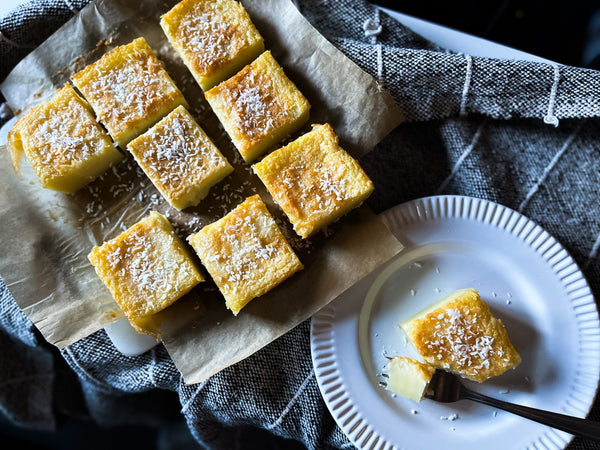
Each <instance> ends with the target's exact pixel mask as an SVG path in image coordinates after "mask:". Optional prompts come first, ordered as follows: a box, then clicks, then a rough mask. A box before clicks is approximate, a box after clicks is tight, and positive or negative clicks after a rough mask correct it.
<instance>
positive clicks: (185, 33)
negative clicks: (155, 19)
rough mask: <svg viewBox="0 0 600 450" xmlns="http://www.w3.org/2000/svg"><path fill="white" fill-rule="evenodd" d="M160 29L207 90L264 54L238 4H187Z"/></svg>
mask: <svg viewBox="0 0 600 450" xmlns="http://www.w3.org/2000/svg"><path fill="white" fill-rule="evenodd" d="M160 25H161V27H162V29H163V31H164V32H165V34H166V35H167V38H168V39H169V42H171V44H172V45H173V47H174V48H175V50H176V51H177V52H178V53H179V55H180V56H181V59H183V62H184V63H185V65H186V66H187V68H188V69H189V70H190V72H191V73H192V75H193V76H194V78H195V79H196V81H197V82H198V84H199V85H200V87H202V89H204V90H207V89H210V88H211V87H213V86H214V85H216V84H218V83H220V82H221V81H223V80H225V79H227V78H229V77H230V76H232V75H233V74H235V73H236V72H237V71H239V70H240V69H241V68H242V67H244V66H245V65H246V64H248V63H250V62H251V61H252V60H254V59H255V58H256V57H258V55H260V54H261V53H262V52H263V51H264V42H263V38H262V36H261V35H260V34H259V32H258V30H257V29H256V27H255V26H254V24H253V23H252V21H251V20H250V16H248V13H247V12H246V10H245V9H244V7H243V6H242V5H241V4H240V3H239V2H237V1H235V0H183V1H182V2H179V3H178V4H177V5H175V6H174V7H173V8H172V9H171V10H170V11H169V12H168V13H166V14H165V15H163V16H162V17H161V21H160Z"/></svg>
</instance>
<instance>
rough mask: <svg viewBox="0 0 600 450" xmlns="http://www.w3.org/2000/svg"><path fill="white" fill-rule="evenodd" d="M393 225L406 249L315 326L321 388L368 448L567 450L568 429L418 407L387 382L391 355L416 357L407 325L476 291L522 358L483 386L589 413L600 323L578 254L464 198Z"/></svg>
mask: <svg viewBox="0 0 600 450" xmlns="http://www.w3.org/2000/svg"><path fill="white" fill-rule="evenodd" d="M382 217H383V218H384V221H385V222H386V224H387V225H388V226H389V227H390V229H391V230H392V231H393V232H394V234H395V235H396V237H397V238H398V239H399V240H400V241H401V242H402V243H403V244H404V245H405V246H406V247H405V249H404V250H403V251H402V252H401V253H400V254H399V255H398V256H396V257H395V258H394V260H393V261H392V262H390V263H388V264H386V266H385V267H384V268H381V269H379V270H377V271H376V272H375V273H373V274H371V275H370V276H369V277H367V278H366V279H364V280H363V281H362V282H360V283H359V284H358V285H356V286H355V287H354V288H353V289H351V290H350V291H348V292H347V293H346V294H344V295H343V296H341V297H340V298H339V299H338V300H336V301H334V302H332V303H331V304H330V305H329V306H327V307H325V308H324V309H323V310H322V311H320V312H319V313H317V314H316V315H315V316H314V317H313V319H312V328H311V346H312V356H313V363H314V367H315V373H316V377H317V381H318V383H319V387H320V389H321V392H322V394H323V397H324V398H325V401H326V403H327V405H328V407H329V409H330V411H331V413H332V415H333V417H334V418H335V420H336V421H337V423H338V425H339V426H340V427H341V428H342V429H343V430H344V432H345V433H346V434H347V435H348V437H349V438H350V440H351V441H352V442H353V443H354V445H356V446H357V447H359V448H434V447H437V446H439V443H440V442H444V448H448V449H453V448H456V449H459V448H460V449H466V448H474V449H475V448H486V449H488V450H492V449H505V448H563V447H564V446H566V445H567V443H568V442H569V441H570V439H571V436H570V435H568V434H567V433H564V432H560V431H556V430H553V429H551V428H549V427H546V426H543V425H540V424H538V423H535V422H532V421H528V420H526V419H522V418H520V417H518V416H514V415H511V414H509V413H505V412H502V411H497V410H495V409H493V408H490V407H488V406H484V405H480V404H476V403H474V402H467V401H463V402H459V403H454V404H440V403H435V402H433V401H431V400H424V401H423V402H421V403H415V402H413V401H411V400H408V399H405V398H401V397H400V396H395V395H392V394H391V393H390V392H389V391H386V390H385V389H384V388H382V387H381V386H380V385H379V381H380V379H381V373H382V371H383V370H384V367H385V365H386V363H387V360H386V356H394V355H397V354H398V355H409V356H416V354H415V352H414V350H413V349H412V347H411V346H410V344H409V343H408V342H407V340H406V338H405V335H404V334H403V332H402V331H401V330H400V329H399V328H398V327H397V324H398V323H399V322H401V321H402V320H405V319H407V318H409V317H410V316H412V315H413V314H415V313H416V312H418V311H419V310H420V309H422V308H423V307H425V306H427V305H428V304H431V303H433V301H435V300H438V299H440V298H442V297H443V296H445V295H447V294H449V293H451V292H453V291H454V290H457V289H460V288H466V287H473V288H475V289H477V290H478V291H479V292H480V294H481V296H482V298H483V299H484V300H485V301H486V302H487V303H488V304H489V305H490V308H491V309H492V312H493V314H494V315H496V316H498V317H499V318H501V319H502V321H503V322H504V323H505V325H506V328H507V331H508V333H509V336H510V338H511V341H512V342H513V344H514V345H515V347H516V348H517V349H518V350H519V352H520V354H521V356H522V358H523V362H522V363H521V365H520V366H519V367H517V368H516V369H515V370H514V371H509V372H506V373H505V374H503V375H501V376H499V377H496V378H493V379H491V380H488V381H487V382H485V383H483V384H477V383H473V384H474V385H475V389H476V390H478V391H479V392H482V393H484V394H488V395H490V396H494V397H499V398H501V399H503V400H507V401H510V402H514V403H518V404H523V405H527V406H532V407H535V408H541V409H546V410H552V411H556V412H561V413H564V414H569V415H573V416H578V417H585V416H586V414H587V413H588V411H589V409H590V408H591V406H592V403H593V401H594V397H595V393H596V388H597V385H598V379H599V377H600V322H599V320H598V311H597V308H596V304H595V302H594V298H593V295H592V293H591V291H590V289H589V287H588V285H587V282H586V280H585V279H584V278H583V275H582V273H581V272H580V271H579V269H578V268H577V266H576V265H575V263H574V262H573V260H572V258H571V257H570V256H569V255H568V253H567V252H566V251H565V250H564V248H563V247H562V246H561V245H560V244H559V243H558V242H557V241H556V240H555V239H554V238H553V237H552V236H550V235H549V234H548V233H547V232H546V231H544V230H543V229H542V228H540V227H539V226H538V225H536V224H534V223H533V222H531V221H530V220H529V219H527V218H526V217H524V216H522V215H521V214H519V213H517V212H515V211H512V210H510V209H508V208H505V207H503V206H501V205H498V204H494V203H491V202H488V201H485V200H479V199H474V198H468V197H459V196H442V197H430V198H425V199H420V200H415V201H411V202H408V203H405V204H402V205H399V206H397V207H395V208H392V209H390V210H389V211H387V212H385V213H384V214H383V215H382Z"/></svg>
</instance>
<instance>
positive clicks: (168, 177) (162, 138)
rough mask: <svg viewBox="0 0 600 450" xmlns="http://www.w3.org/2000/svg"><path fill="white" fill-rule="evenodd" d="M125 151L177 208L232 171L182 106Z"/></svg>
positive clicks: (134, 141) (138, 138)
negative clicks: (207, 185) (128, 152)
mask: <svg viewBox="0 0 600 450" xmlns="http://www.w3.org/2000/svg"><path fill="white" fill-rule="evenodd" d="M127 148H128V150H129V151H131V153H133V155H134V156H135V158H136V160H137V161H138V162H139V163H140V165H141V166H142V168H143V169H144V171H145V172H146V173H147V174H148V176H149V177H150V179H151V180H152V182H153V183H154V184H155V185H156V187H157V188H158V189H159V190H160V192H161V193H162V194H163V195H164V196H165V197H166V198H167V199H168V200H169V202H170V203H171V204H173V205H174V206H175V207H178V208H179V207H181V206H184V205H185V206H188V205H187V204H186V203H185V200H186V197H189V196H190V195H191V196H194V191H195V190H197V189H198V188H199V187H203V185H204V184H206V183H209V184H213V182H214V180H213V178H214V177H215V175H219V179H220V178H222V176H224V174H225V173H230V172H232V171H233V167H231V165H230V164H229V163H228V162H227V159H225V157H224V156H223V155H222V154H221V152H219V150H218V149H217V147H215V145H214V144H213V143H212V141H211V140H210V138H209V137H208V136H207V135H206V133H205V132H204V131H203V130H202V128H200V126H199V125H198V124H197V123H196V121H195V120H194V119H193V117H192V116H191V115H190V113H189V112H188V111H187V110H186V109H185V108H184V107H183V106H178V107H177V108H176V109H175V110H173V111H172V112H171V113H170V114H169V115H168V116H166V117H165V118H164V119H162V120H161V121H160V122H158V123H157V124H156V125H154V126H153V127H152V128H151V129H150V130H148V131H147V132H146V133H144V134H142V135H141V136H139V137H137V138H136V139H134V140H133V141H131V142H130V143H129V144H128V145H127ZM182 202H184V204H181V203H182ZM180 209H181V208H180Z"/></svg>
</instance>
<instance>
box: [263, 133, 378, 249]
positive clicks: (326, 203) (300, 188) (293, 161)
mask: <svg viewBox="0 0 600 450" xmlns="http://www.w3.org/2000/svg"><path fill="white" fill-rule="evenodd" d="M253 169H254V172H255V173H256V174H257V175H258V177H259V178H260V179H261V180H262V182H263V183H264V184H265V186H266V187H267V189H268V190H269V192H270V193H271V195H272V196H273V198H274V199H275V201H276V202H277V203H278V204H279V206H281V208H282V209H283V211H284V212H285V213H286V214H287V216H288V218H289V219H290V222H291V223H292V225H293V226H294V230H295V231H296V232H297V233H298V234H299V235H300V236H302V237H303V238H307V237H309V236H310V235H311V234H313V233H314V232H315V231H317V230H319V229H321V228H323V227H325V226H327V225H328V224H330V223H332V222H334V221H336V220H337V219H339V218H340V217H341V216H343V215H344V214H346V213H347V212H348V211H350V210H351V209H353V208H355V207H357V206H358V205H360V204H361V203H362V202H363V201H364V200H365V199H366V198H367V197H368V196H369V195H370V194H371V192H373V183H372V182H371V180H370V179H369V177H368V176H367V175H366V174H365V172H364V171H363V170H362V168H361V167H360V165H359V164H358V162H356V160H355V159H354V158H352V157H351V156H350V155H349V154H348V153H347V152H346V151H344V149H342V148H341V147H340V146H339V144H338V137H337V136H336V134H335V133H334V131H333V129H332V128H331V125H329V124H325V125H313V129H312V131H310V132H309V133H306V134H305V135H303V136H300V137H299V138H298V139H296V140H295V141H293V142H291V143H290V144H288V145H287V146H285V147H282V148H280V149H278V150H276V151H274V152H273V153H271V154H270V155H267V156H266V157H265V158H264V159H263V160H262V161H261V162H259V163H257V164H255V165H254V166H253Z"/></svg>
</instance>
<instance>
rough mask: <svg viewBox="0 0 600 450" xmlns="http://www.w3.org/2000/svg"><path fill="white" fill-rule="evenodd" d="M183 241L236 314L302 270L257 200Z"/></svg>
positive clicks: (249, 199) (254, 198)
mask: <svg viewBox="0 0 600 450" xmlns="http://www.w3.org/2000/svg"><path fill="white" fill-rule="evenodd" d="M188 241H189V243H190V244H192V247H194V249H195V250H196V253H198V256H199V257H200V259H201V261H202V264H204V267H206V270H208V272H209V273H210V275H211V276H212V278H213V280H214V281H215V283H216V284H217V286H218V288H219V290H220V291H221V293H222V294H223V296H224V297H225V304H226V306H227V307H228V308H229V309H230V310H231V311H232V312H233V314H235V315H237V314H238V313H239V312H240V310H241V309H242V308H243V307H244V306H246V304H248V302H250V300H252V299H254V298H256V297H259V296H261V295H263V294H265V293H267V292H268V291H270V290H271V289H273V288H274V287H275V286H277V285H278V284H279V283H281V282H282V281H284V280H285V279H287V278H288V277H290V276H291V275H293V274H294V273H296V272H297V271H299V270H301V269H302V268H303V266H302V263H301V262H300V260H299V259H298V257H297V256H296V254H295V253H294V251H293V250H292V248H291V247H290V245H289V244H288V243H287V241H286V240H285V238H284V236H283V234H282V233H281V231H280V230H279V228H278V227H277V224H276V223H275V220H274V219H273V217H271V214H270V213H269V211H268V210H267V207H266V206H265V204H264V203H263V202H262V200H261V199H260V197H259V196H258V195H253V196H252V197H248V198H247V199H246V200H245V201H244V202H243V203H241V204H240V205H238V206H237V207H236V208H235V209H234V210H233V211H231V212H230V213H229V214H227V215H226V216H225V217H223V218H221V219H219V220H217V221H216V222H214V223H212V224H210V225H207V226H206V227H204V228H203V229H202V230H200V231H199V232H198V233H195V234H192V235H191V236H189V237H188Z"/></svg>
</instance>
